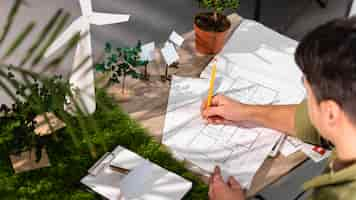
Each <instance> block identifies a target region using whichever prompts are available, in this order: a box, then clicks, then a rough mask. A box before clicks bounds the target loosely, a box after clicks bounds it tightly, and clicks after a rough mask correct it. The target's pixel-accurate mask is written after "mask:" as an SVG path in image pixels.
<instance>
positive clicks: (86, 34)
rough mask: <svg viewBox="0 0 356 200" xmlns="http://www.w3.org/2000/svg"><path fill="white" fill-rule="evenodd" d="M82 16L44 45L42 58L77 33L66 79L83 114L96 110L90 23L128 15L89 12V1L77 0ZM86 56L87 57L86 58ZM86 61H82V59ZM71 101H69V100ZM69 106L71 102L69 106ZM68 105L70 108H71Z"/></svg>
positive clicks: (118, 19)
mask: <svg viewBox="0 0 356 200" xmlns="http://www.w3.org/2000/svg"><path fill="white" fill-rule="evenodd" d="M79 3H80V7H81V10H82V16H80V17H79V18H78V19H76V20H75V21H74V22H73V23H72V24H71V25H70V26H69V28H68V29H66V30H65V31H64V32H63V33H62V35H61V36H59V37H58V38H57V39H56V40H55V41H54V42H53V43H52V44H51V46H50V47H49V48H48V50H47V51H46V53H45V55H44V56H45V57H49V56H50V55H52V54H53V53H54V52H55V51H56V50H58V49H59V48H60V47H61V46H63V45H64V44H65V43H67V42H68V41H69V40H70V39H71V38H73V37H74V36H75V35H76V34H78V33H80V36H81V39H80V41H79V43H78V46H77V49H76V52H75V56H74V61H73V67H72V73H71V76H70V79H69V82H70V84H71V87H72V88H71V90H72V92H73V95H74V101H75V102H76V103H77V105H78V106H79V108H80V109H81V110H82V111H83V112H84V113H85V114H92V113H94V112H95V109H96V101H95V86H94V69H93V56H92V46H91V37H90V24H94V25H106V24H115V23H122V22H126V21H128V20H129V18H130V15H118V14H107V13H98V12H93V7H92V2H91V0H79ZM86 59H88V60H86ZM84 60H86V62H85V63H83V61H84ZM70 103H71V104H73V102H70ZM72 106H73V105H72ZM72 106H71V108H73V107H72Z"/></svg>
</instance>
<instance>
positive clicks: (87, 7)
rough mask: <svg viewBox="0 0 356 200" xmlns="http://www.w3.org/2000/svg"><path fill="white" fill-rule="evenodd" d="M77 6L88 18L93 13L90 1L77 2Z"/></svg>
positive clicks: (80, 0) (81, 0)
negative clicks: (78, 5)
mask: <svg viewBox="0 0 356 200" xmlns="http://www.w3.org/2000/svg"><path fill="white" fill-rule="evenodd" d="M79 4H80V8H81V10H82V14H83V15H84V16H89V15H90V14H91V13H92V12H93V5H92V2H91V0H79Z"/></svg>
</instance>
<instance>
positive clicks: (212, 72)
mask: <svg viewBox="0 0 356 200" xmlns="http://www.w3.org/2000/svg"><path fill="white" fill-rule="evenodd" d="M215 76H216V61H214V64H213V68H212V70H211V77H210V87H209V93H208V103H207V105H206V108H209V107H210V106H211V101H212V98H213V96H214V83H215Z"/></svg>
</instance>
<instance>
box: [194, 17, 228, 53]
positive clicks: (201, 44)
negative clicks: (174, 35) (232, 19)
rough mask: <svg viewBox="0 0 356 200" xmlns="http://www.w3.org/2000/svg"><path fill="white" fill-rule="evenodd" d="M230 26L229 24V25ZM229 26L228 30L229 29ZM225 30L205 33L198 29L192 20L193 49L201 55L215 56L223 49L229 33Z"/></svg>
mask: <svg viewBox="0 0 356 200" xmlns="http://www.w3.org/2000/svg"><path fill="white" fill-rule="evenodd" d="M230 26H231V24H230ZM230 26H229V28H230ZM229 28H227V29H226V30H225V31H223V32H215V31H206V30H203V29H202V28H200V27H199V26H198V25H197V24H196V20H194V31H195V48H196V50H197V51H198V52H199V53H202V54H217V53H219V52H220V51H221V49H222V48H223V47H224V44H225V39H226V37H227V33H228V31H229Z"/></svg>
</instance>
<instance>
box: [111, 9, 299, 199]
mask: <svg viewBox="0 0 356 200" xmlns="http://www.w3.org/2000/svg"><path fill="white" fill-rule="evenodd" d="M229 18H230V20H231V22H232V28H231V30H230V33H231V32H232V30H234V29H236V28H237V27H238V25H239V24H240V22H241V18H240V17H239V16H238V15H237V14H232V15H230V16H229ZM184 38H185V39H186V40H185V42H184V44H183V46H182V48H180V49H179V55H180V57H181V59H180V63H179V68H177V69H174V68H171V69H170V71H169V72H170V73H171V74H175V75H179V76H188V77H199V75H200V73H201V72H202V71H203V69H204V68H205V66H206V65H207V64H208V63H209V62H210V60H211V59H212V57H213V56H205V55H200V54H198V53H197V52H196V51H195V42H194V32H193V31H191V32H188V33H186V34H184ZM156 54H157V55H156V57H157V58H158V59H157V60H156V61H155V63H152V64H150V65H149V68H148V70H149V73H150V74H151V77H150V81H146V82H145V81H141V80H131V79H129V80H128V82H127V88H128V89H130V90H131V92H132V93H133V95H132V96H131V97H130V98H129V99H128V100H127V99H126V100H125V99H122V96H121V87H120V85H116V86H112V87H110V88H108V91H109V93H110V94H112V95H113V96H114V97H116V99H117V101H118V103H119V104H120V106H121V107H122V108H123V109H124V110H125V111H126V112H128V113H129V114H130V115H131V117H133V118H134V119H136V120H138V121H139V122H140V123H141V124H142V126H143V127H145V128H147V129H148V131H149V133H150V134H152V136H154V137H155V138H156V139H157V140H158V141H161V139H162V134H163V133H162V131H163V126H164V119H165V112H166V107H167V102H168V95H169V82H162V81H161V77H160V76H161V75H162V74H164V71H165V65H164V63H163V61H162V58H161V56H160V54H159V51H158V49H157V52H156ZM305 160H306V156H304V154H302V153H296V154H293V155H291V156H289V157H287V158H285V157H283V156H281V155H280V156H278V157H276V158H274V159H267V160H266V161H265V162H264V164H263V166H262V167H261V168H260V169H259V170H258V172H257V174H256V176H255V177H254V179H253V183H252V186H251V188H250V190H249V191H247V196H253V195H255V194H256V193H257V192H259V191H261V190H262V189H263V188H264V187H266V186H268V185H269V184H271V183H273V182H274V181H276V180H277V179H279V178H280V177H282V176H283V175H285V174H287V173H288V172H289V171H290V170H292V169H293V168H295V167H296V166H297V165H299V164H300V163H302V162H303V161H305Z"/></svg>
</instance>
